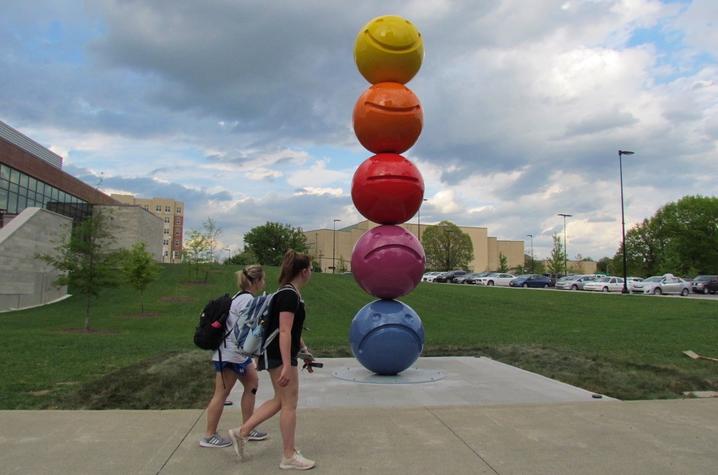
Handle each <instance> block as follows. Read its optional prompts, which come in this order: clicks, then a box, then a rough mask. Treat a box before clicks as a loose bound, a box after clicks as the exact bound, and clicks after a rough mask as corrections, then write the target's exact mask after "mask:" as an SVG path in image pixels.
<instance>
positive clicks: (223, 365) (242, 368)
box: [212, 358, 252, 376]
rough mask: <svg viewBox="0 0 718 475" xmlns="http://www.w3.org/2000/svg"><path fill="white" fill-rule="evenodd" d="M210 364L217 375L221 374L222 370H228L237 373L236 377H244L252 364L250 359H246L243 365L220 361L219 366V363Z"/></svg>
mask: <svg viewBox="0 0 718 475" xmlns="http://www.w3.org/2000/svg"><path fill="white" fill-rule="evenodd" d="M212 363H214V370H215V371H216V372H217V373H221V372H222V370H223V369H225V368H229V369H231V370H232V371H234V372H235V373H237V375H239V376H244V373H245V372H246V371H247V367H248V366H249V365H251V364H252V358H247V360H246V361H245V362H244V363H232V362H231V361H222V363H221V365H220V362H219V361H213V362H212Z"/></svg>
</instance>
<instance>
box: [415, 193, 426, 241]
mask: <svg viewBox="0 0 718 475" xmlns="http://www.w3.org/2000/svg"><path fill="white" fill-rule="evenodd" d="M424 201H429V200H427V199H426V198H424V199H423V200H422V202H424ZM416 228H417V234H416V235H417V237H418V238H419V242H421V203H419V213H418V223H417V225H416Z"/></svg>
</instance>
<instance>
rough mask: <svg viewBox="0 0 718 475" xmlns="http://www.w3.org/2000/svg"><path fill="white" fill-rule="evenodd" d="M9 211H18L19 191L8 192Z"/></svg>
mask: <svg viewBox="0 0 718 475" xmlns="http://www.w3.org/2000/svg"><path fill="white" fill-rule="evenodd" d="M7 212H8V213H13V214H15V213H17V193H8V195H7Z"/></svg>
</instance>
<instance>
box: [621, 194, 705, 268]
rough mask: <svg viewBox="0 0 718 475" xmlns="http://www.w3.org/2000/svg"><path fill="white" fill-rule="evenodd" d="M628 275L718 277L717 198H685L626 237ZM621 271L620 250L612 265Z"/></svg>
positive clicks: (664, 208)
mask: <svg viewBox="0 0 718 475" xmlns="http://www.w3.org/2000/svg"><path fill="white" fill-rule="evenodd" d="M626 261H627V271H628V274H631V275H660V274H665V273H674V274H678V275H687V276H690V275H695V274H698V273H705V274H714V273H718V198H715V197H705V196H685V197H683V198H681V199H680V200H678V201H677V202H674V203H669V204H667V205H665V206H663V207H662V208H661V209H659V210H658V211H657V212H656V214H655V215H654V216H653V217H651V218H649V219H644V220H643V222H642V223H640V224H638V225H636V226H634V227H633V228H632V229H630V230H629V231H628V232H627V233H626ZM612 264H613V267H614V272H616V271H618V273H621V272H622V271H623V247H622V246H620V245H619V248H618V251H617V252H616V255H615V256H614V257H613V261H612Z"/></svg>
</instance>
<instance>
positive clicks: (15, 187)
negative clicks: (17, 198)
mask: <svg viewBox="0 0 718 475" xmlns="http://www.w3.org/2000/svg"><path fill="white" fill-rule="evenodd" d="M8 189H9V190H10V191H12V192H13V193H19V192H20V188H19V187H18V185H16V184H15V183H10V187H9V188H8Z"/></svg>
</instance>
